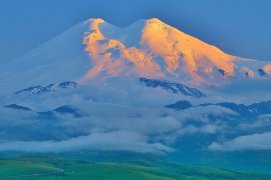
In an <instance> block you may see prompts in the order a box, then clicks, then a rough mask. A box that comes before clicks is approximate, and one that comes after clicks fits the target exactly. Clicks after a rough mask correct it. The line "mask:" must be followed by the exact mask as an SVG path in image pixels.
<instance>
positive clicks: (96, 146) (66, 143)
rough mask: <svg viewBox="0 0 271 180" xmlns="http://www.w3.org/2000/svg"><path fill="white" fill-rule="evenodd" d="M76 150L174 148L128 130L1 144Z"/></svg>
mask: <svg viewBox="0 0 271 180" xmlns="http://www.w3.org/2000/svg"><path fill="white" fill-rule="evenodd" d="M75 150H101V151H133V152H140V153H166V152H171V151H173V149H172V148H170V147H168V146H165V145H163V144H161V143H148V139H147V137H145V136H142V135H140V134H136V133H131V132H127V131H114V132H96V133H92V134H90V135H88V136H80V137H76V138H71V139H67V140H63V141H29V142H27V141H14V142H7V143H2V144H0V151H23V152H31V153H36V152H38V153H48V152H63V151H75Z"/></svg>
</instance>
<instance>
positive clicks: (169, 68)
mask: <svg viewBox="0 0 271 180" xmlns="http://www.w3.org/2000/svg"><path fill="white" fill-rule="evenodd" d="M269 73H270V65H268V63H266V62H263V61H257V60H250V59H245V58H240V57H236V56H232V55H229V54H226V53H224V52H222V51H221V50H220V49H218V48H216V47H215V46H212V45H209V44H207V43H204V42H202V41H200V40H199V39H197V38H194V37H192V36H190V35H188V34H185V33H183V32H182V31H180V30H177V29H176V28H174V27H171V26H169V25H167V24H165V23H163V22H161V21H160V20H158V19H156V18H154V19H148V20H139V21H137V22H135V23H134V24H132V25H130V26H128V27H126V28H119V27H116V26H114V25H111V24H110V23H107V22H105V21H104V20H102V19H89V20H87V21H85V22H82V23H79V24H77V25H75V26H74V27H72V28H70V29H69V30H67V31H66V32H64V33H63V34H61V35H59V36H57V37H55V38H53V39H52V40H50V41H48V42H46V43H44V44H43V45H41V46H39V47H37V48H36V49H33V50H32V51H31V52H29V53H27V54H26V55H24V56H23V57H21V58H18V59H16V60H13V61H10V62H8V63H6V64H3V65H1V67H0V78H1V82H0V88H1V90H2V92H4V91H17V90H18V89H22V88H23V87H32V86H35V85H37V84H51V83H55V82H63V81H66V80H70V81H75V82H80V83H86V82H89V81H91V80H94V79H102V80H106V79H108V78H112V77H126V78H133V77H147V78H152V79H165V80H169V81H173V82H184V83H186V84H193V85H196V86H203V85H214V84H215V85H216V86H217V85H221V84H223V82H225V81H223V80H225V79H230V80H234V79H242V78H256V79H257V78H260V77H261V76H268V74H269ZM15 82H16V83H15Z"/></svg>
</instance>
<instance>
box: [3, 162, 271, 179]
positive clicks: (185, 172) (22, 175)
mask: <svg viewBox="0 0 271 180" xmlns="http://www.w3.org/2000/svg"><path fill="white" fill-rule="evenodd" d="M0 179H1V180H9V179H11V180H64V179H65V180H173V179H180V180H182V179H184V180H185V179H189V180H193V179H195V180H201V179H221V180H222V179H233V180H235V179H244V180H249V179H251V180H257V179H259V180H262V179H264V180H268V179H270V180H271V176H269V175H265V174H259V173H253V172H239V171H230V170H224V169H216V168H207V167H192V166H184V165H176V164H170V163H167V164H166V166H165V164H160V165H152V166H144V165H142V164H141V165H140V164H138V163H129V164H125V163H90V162H85V161H78V160H68V159H59V158H47V157H42V158H40V157H31V158H10V159H1V160H0Z"/></svg>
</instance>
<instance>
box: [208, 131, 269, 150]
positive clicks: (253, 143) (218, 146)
mask: <svg viewBox="0 0 271 180" xmlns="http://www.w3.org/2000/svg"><path fill="white" fill-rule="evenodd" d="M209 149H210V150H213V151H243V150H271V132H266V133H262V134H252V135H245V136H239V137H236V138H234V139H232V140H229V141H226V142H223V143H217V142H214V143H212V144H211V145H210V146H209Z"/></svg>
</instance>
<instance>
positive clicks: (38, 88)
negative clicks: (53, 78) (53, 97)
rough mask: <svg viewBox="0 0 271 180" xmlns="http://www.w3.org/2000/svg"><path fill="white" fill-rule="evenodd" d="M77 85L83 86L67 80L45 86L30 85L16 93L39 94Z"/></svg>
mask: <svg viewBox="0 0 271 180" xmlns="http://www.w3.org/2000/svg"><path fill="white" fill-rule="evenodd" d="M77 87H81V86H80V85H79V84H78V83H76V82H72V81H66V82H60V83H56V84H49V85H45V86H41V85H39V86H34V87H28V88H26V89H22V90H19V91H17V92H15V94H25V95H37V94H43V93H48V92H52V91H57V90H59V89H67V88H77Z"/></svg>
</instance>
